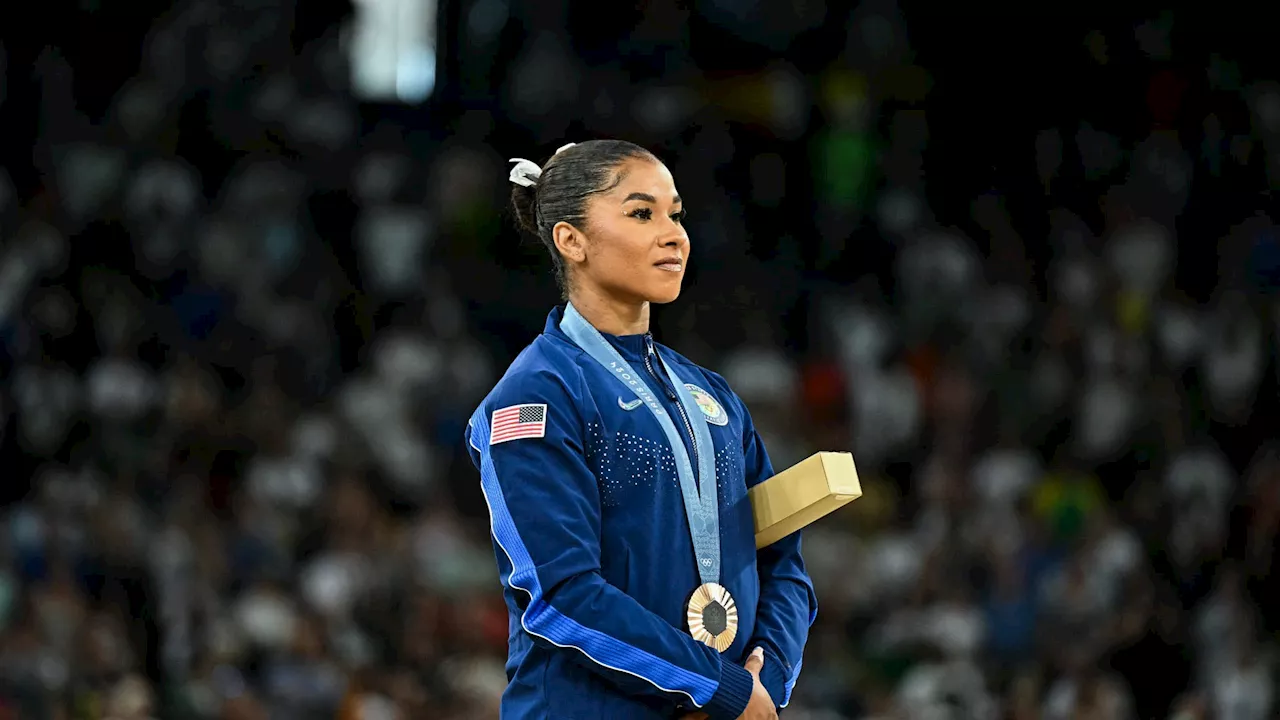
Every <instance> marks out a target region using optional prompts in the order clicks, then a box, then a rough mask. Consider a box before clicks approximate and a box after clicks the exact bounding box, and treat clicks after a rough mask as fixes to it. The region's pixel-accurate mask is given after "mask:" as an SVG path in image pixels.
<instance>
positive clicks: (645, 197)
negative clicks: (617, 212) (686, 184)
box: [622, 192, 683, 204]
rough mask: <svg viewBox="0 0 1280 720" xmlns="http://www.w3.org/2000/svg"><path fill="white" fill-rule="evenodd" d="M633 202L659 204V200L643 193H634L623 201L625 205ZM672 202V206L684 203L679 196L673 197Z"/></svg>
mask: <svg viewBox="0 0 1280 720" xmlns="http://www.w3.org/2000/svg"><path fill="white" fill-rule="evenodd" d="M632 200H642V201H644V202H648V203H656V202H658V199H657V198H655V197H654V196H652V195H650V194H649V193H642V192H633V193H631V194H630V195H628V196H627V197H626V198H625V199H623V201H622V202H624V203H625V202H631V201H632ZM671 202H672V204H675V203H680V202H683V201H682V200H681V199H680V196H679V195H675V196H673V197H672V198H671Z"/></svg>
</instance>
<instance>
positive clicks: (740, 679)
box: [702, 659, 755, 720]
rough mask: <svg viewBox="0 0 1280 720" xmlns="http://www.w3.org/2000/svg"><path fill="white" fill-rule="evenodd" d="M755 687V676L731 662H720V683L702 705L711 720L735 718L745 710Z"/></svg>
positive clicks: (730, 719) (735, 719) (732, 719)
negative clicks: (708, 699) (713, 693)
mask: <svg viewBox="0 0 1280 720" xmlns="http://www.w3.org/2000/svg"><path fill="white" fill-rule="evenodd" d="M754 689H755V676H754V675H752V674H751V673H749V672H747V670H746V669H745V668H742V667H739V666H737V665H735V664H734V663H731V662H724V661H723V659H722V660H721V663H720V684H719V686H718V687H717V688H716V693H715V695H713V696H711V700H710V701H708V702H707V704H706V705H704V706H703V707H702V711H703V712H705V713H706V714H707V715H708V716H709V717H710V718H711V720H737V718H739V717H741V716H742V713H744V712H746V709H747V705H748V704H749V703H750V702H751V692H752V690H754Z"/></svg>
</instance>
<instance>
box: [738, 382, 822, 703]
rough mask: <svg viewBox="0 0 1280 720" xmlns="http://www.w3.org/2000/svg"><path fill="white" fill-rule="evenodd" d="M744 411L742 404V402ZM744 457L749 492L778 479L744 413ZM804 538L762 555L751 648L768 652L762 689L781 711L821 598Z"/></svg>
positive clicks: (795, 538) (758, 562)
mask: <svg viewBox="0 0 1280 720" xmlns="http://www.w3.org/2000/svg"><path fill="white" fill-rule="evenodd" d="M738 402H739V404H740V405H742V404H743V403H742V401H741V400H739V401H738ZM742 416H743V417H744V418H745V421H744V427H743V434H744V438H743V453H744V459H745V465H746V480H747V487H748V488H751V487H754V486H755V485H758V484H760V483H762V482H764V481H765V480H768V479H769V478H771V477H773V475H774V472H773V464H772V463H771V462H770V461H769V455H768V453H767V452H766V451H765V447H764V442H763V441H762V440H761V439H760V435H759V433H757V432H756V429H755V425H754V423H752V422H751V416H750V414H749V413H748V412H747V410H746V408H745V406H744V407H743V411H742ZM800 535H801V532H795V533H793V534H791V535H789V536H787V537H785V538H782V539H781V540H779V541H777V542H775V543H774V544H772V545H769V546H768V547H764V548H761V549H759V550H757V551H756V567H757V570H758V571H759V574H760V603H759V605H758V606H757V609H756V627H755V635H753V636H752V638H751V642H749V643H748V644H747V645H746V647H747V648H748V649H751V648H755V647H756V646H760V647H763V648H764V653H765V663H764V670H763V671H761V673H760V683H761V684H762V685H764V688H765V690H768V691H769V697H771V698H773V701H774V703H776V704H777V705H778V707H780V708H783V707H786V706H787V703H789V702H791V690H792V688H794V687H795V684H796V679H797V678H798V677H799V676H800V667H801V665H802V664H803V663H802V659H803V655H804V646H805V643H806V642H807V641H808V638H809V627H810V626H812V625H813V621H814V620H815V619H816V618H817V617H818V597H817V595H816V594H815V593H814V591H813V582H812V580H810V578H809V573H808V572H807V571H806V570H805V567H804V558H803V557H801V555H800Z"/></svg>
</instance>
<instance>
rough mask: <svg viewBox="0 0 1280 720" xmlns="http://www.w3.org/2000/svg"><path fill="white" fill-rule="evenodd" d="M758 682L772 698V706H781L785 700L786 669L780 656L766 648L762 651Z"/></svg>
mask: <svg viewBox="0 0 1280 720" xmlns="http://www.w3.org/2000/svg"><path fill="white" fill-rule="evenodd" d="M760 684H761V685H763V686H764V689H765V690H767V691H768V692H769V697H770V698H773V706H774V707H775V708H777V707H781V706H782V703H783V701H784V700H786V692H787V669H786V667H784V666H783V664H782V658H780V657H778V656H777V655H775V654H774V653H773V651H771V650H769V649H768V648H766V649H765V651H764V668H763V669H761V670H760Z"/></svg>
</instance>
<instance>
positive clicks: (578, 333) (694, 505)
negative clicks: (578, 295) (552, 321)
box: [560, 304, 720, 584]
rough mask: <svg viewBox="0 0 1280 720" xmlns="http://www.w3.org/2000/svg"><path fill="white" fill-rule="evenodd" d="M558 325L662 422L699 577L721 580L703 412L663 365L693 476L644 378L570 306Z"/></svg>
mask: <svg viewBox="0 0 1280 720" xmlns="http://www.w3.org/2000/svg"><path fill="white" fill-rule="evenodd" d="M560 329H561V330H563V331H564V333H565V334H566V335H568V336H569V337H570V338H571V339H572V340H573V341H574V342H575V343H577V345H578V347H580V348H582V349H583V351H585V352H586V353H587V354H588V355H590V356H591V357H592V358H594V359H595V361H596V362H598V363H600V365H601V366H603V367H604V368H605V369H606V370H608V371H609V372H610V374H612V375H613V376H614V377H615V378H617V379H618V382H620V383H622V384H623V385H626V386H627V387H628V388H630V389H631V391H632V392H634V393H635V394H636V397H638V398H640V400H641V402H643V403H644V405H645V407H647V408H649V410H650V411H651V412H652V413H653V416H654V417H655V418H656V419H657V420H658V424H659V425H661V426H662V431H663V432H664V433H666V436H667V443H668V444H670V445H671V452H672V453H673V454H674V455H675V458H676V474H677V475H679V477H680V492H681V493H682V494H683V495H684V514H685V517H686V518H688V520H689V535H690V538H691V539H692V540H693V552H694V555H695V556H696V558H697V563H698V577H699V578H701V579H702V582H703V584H706V583H718V582H720V499H719V492H718V488H717V485H716V464H715V446H714V445H713V444H712V441H711V430H710V429H708V428H707V423H706V422H705V421H703V420H702V410H701V409H700V408H699V407H698V403H697V401H696V400H694V399H693V394H692V393H690V392H689V389H688V388H686V387H685V386H684V383H683V382H681V381H680V378H678V377H676V374H675V371H673V370H672V369H671V363H668V362H663V363H661V365H662V367H663V369H665V370H666V373H667V378H668V379H670V381H671V384H672V386H674V387H675V391H676V395H677V397H679V399H680V405H681V407H683V408H684V412H685V415H686V416H687V418H688V420H689V428H690V429H691V430H692V431H693V443H694V448H695V449H696V454H697V456H698V474H697V477H695V476H694V472H693V463H692V462H690V461H689V453H688V451H687V450H686V449H685V446H684V441H683V440H682V439H681V437H680V431H679V430H678V429H677V428H676V424H675V422H674V421H673V420H672V419H671V414H670V413H668V412H667V409H666V408H665V407H663V405H662V403H661V402H660V401H659V400H658V398H657V396H655V395H654V394H653V392H652V391H650V390H649V386H648V385H647V384H646V383H645V381H644V378H643V376H642V375H641V374H640V373H638V372H636V371H635V369H633V368H632V367H631V365H630V364H628V363H627V361H626V360H625V359H624V358H623V357H622V355H621V353H619V352H618V351H617V349H616V348H614V347H613V345H610V344H609V341H608V340H605V339H604V336H603V335H601V334H600V331H599V330H596V329H595V328H594V327H592V325H591V323H589V322H587V321H586V319H585V318H583V317H582V315H581V314H580V313H579V312H578V311H577V310H576V309H575V308H574V307H573V305H572V304H570V305H568V306H567V307H566V308H565V311H564V319H563V320H561V321H560Z"/></svg>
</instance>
